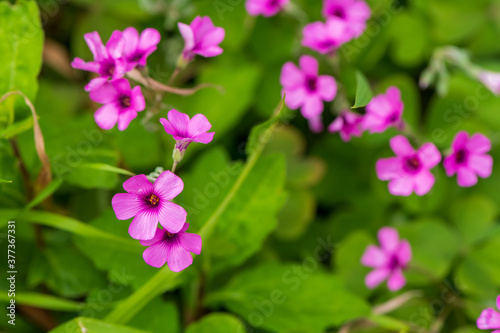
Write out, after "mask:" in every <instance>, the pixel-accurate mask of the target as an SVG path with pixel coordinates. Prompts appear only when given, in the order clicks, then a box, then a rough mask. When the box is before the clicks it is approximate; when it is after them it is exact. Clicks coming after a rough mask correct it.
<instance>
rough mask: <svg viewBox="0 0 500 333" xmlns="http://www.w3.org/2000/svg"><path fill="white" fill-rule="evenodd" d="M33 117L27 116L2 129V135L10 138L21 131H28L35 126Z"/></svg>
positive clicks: (0, 135) (0, 131) (0, 133)
mask: <svg viewBox="0 0 500 333" xmlns="http://www.w3.org/2000/svg"><path fill="white" fill-rule="evenodd" d="M33 122H34V120H33V117H28V118H25V119H23V120H21V121H18V122H15V123H13V124H12V125H10V126H9V127H7V128H5V129H4V130H0V137H1V138H4V139H10V138H12V137H14V136H16V135H18V134H20V133H23V132H26V131H28V130H30V129H32V128H33Z"/></svg>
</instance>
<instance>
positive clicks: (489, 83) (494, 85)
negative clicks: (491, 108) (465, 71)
mask: <svg viewBox="0 0 500 333" xmlns="http://www.w3.org/2000/svg"><path fill="white" fill-rule="evenodd" d="M477 78H478V80H479V81H481V82H482V83H483V84H484V85H485V86H486V87H487V88H488V89H489V90H490V91H491V92H492V93H494V94H495V95H500V73H497V72H490V71H480V72H479V73H478V75H477Z"/></svg>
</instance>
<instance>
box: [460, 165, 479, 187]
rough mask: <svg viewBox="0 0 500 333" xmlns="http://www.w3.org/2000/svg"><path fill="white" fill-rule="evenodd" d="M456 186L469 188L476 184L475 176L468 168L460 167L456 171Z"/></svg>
mask: <svg viewBox="0 0 500 333" xmlns="http://www.w3.org/2000/svg"><path fill="white" fill-rule="evenodd" d="M457 180H458V185H459V186H462V187H471V186H474V185H476V184H477V176H476V174H475V173H474V172H473V171H472V170H471V169H469V168H466V167H460V168H458V171H457Z"/></svg>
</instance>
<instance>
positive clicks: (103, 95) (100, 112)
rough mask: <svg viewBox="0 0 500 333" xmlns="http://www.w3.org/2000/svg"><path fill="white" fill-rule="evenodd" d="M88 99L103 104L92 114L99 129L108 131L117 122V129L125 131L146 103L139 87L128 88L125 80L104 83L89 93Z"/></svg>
mask: <svg viewBox="0 0 500 333" xmlns="http://www.w3.org/2000/svg"><path fill="white" fill-rule="evenodd" d="M90 99H91V100H93V101H94V102H97V103H101V104H104V105H103V106H101V107H100V108H99V109H97V111H96V112H95V114H94V118H95V122H96V123H97V125H99V127H100V128H102V129H105V130H108V129H111V128H113V127H114V126H115V125H116V123H117V122H118V129H119V130H120V131H123V130H125V129H126V128H127V127H128V125H129V124H130V122H131V121H132V120H133V119H134V118H135V117H137V112H140V111H142V110H144V108H145V107H146V103H145V101H144V96H143V95H142V92H141V87H139V86H136V87H134V88H133V89H131V88H130V83H129V82H128V80H127V79H116V80H113V81H111V82H106V83H104V84H102V85H100V86H99V87H97V88H95V89H93V90H92V91H91V92H90Z"/></svg>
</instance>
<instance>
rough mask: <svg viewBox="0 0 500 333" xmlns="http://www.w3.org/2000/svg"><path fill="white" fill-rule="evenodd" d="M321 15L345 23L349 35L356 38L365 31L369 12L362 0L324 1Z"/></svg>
mask: <svg viewBox="0 0 500 333" xmlns="http://www.w3.org/2000/svg"><path fill="white" fill-rule="evenodd" d="M323 15H324V16H325V17H336V18H339V19H341V20H343V21H345V22H346V23H347V30H348V31H349V34H350V35H351V37H355V38H356V37H359V36H361V35H362V34H363V32H364V31H365V29H366V21H368V19H369V18H370V15H371V11H370V7H369V6H368V5H367V4H366V2H365V1H364V0H325V1H324V5H323Z"/></svg>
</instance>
